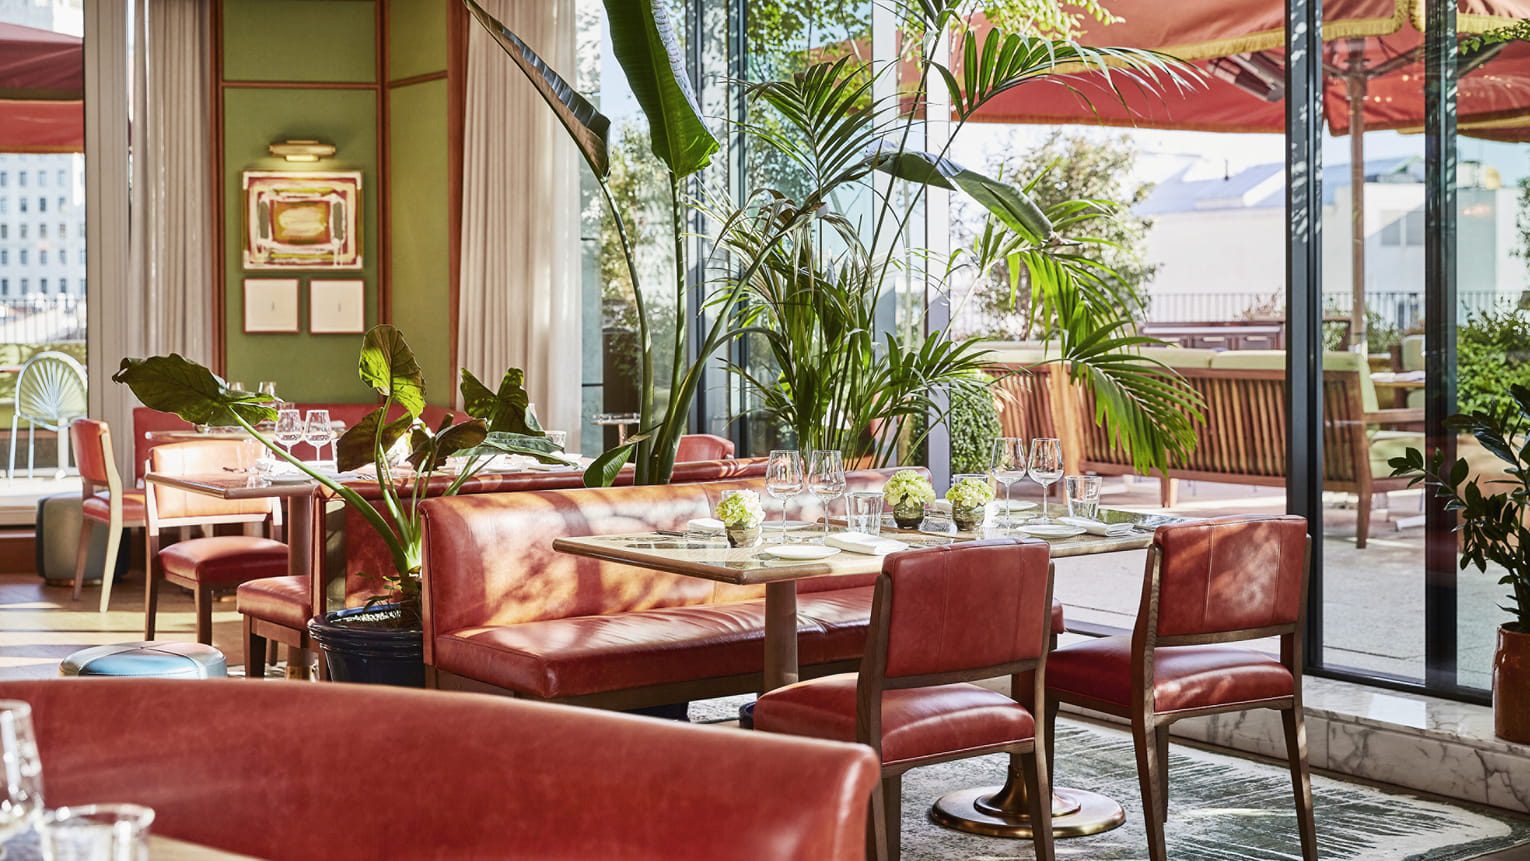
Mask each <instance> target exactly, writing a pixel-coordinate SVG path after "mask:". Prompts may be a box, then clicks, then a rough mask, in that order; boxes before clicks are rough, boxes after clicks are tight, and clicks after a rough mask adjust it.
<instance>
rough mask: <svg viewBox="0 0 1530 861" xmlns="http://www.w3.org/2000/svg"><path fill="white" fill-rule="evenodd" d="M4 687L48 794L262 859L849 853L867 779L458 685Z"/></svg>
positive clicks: (633, 721)
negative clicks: (114, 805) (25, 709)
mask: <svg viewBox="0 0 1530 861" xmlns="http://www.w3.org/2000/svg"><path fill="white" fill-rule="evenodd" d="M0 697H6V698H14V699H22V700H26V701H28V702H30V703H31V704H32V708H33V716H34V720H35V722H36V727H37V733H38V743H39V748H40V752H41V756H42V762H43V770H44V778H45V781H46V789H47V801H48V804H49V805H50V806H53V807H57V806H62V805H69V804H83V803H88V802H95V801H131V802H137V803H140V804H146V805H148V806H149V807H151V808H153V809H154V811H155V822H154V828H153V830H154V831H155V833H158V834H163V835H165V836H168V837H173V838H177V839H181V840H189V841H192V842H195V843H200V844H203V845H207V846H211V847H214V848H217V849H221V850H224V851H228V852H235V853H240V854H246V855H252V856H256V857H260V858H271V859H289V858H291V859H307V858H328V859H342V861H343V859H374V858H450V859H472V858H528V859H531V858H535V859H560V858H567V859H573V858H635V859H666V861H682V859H713V858H762V859H763V858H771V859H828V861H836V860H837V859H844V861H849V859H859V858H862V857H864V854H863V853H864V845H865V843H864V841H865V814H866V810H867V803H868V799H869V797H870V794H871V789H872V787H873V785H875V783H876V782H877V779H878V769H877V763H876V761H875V758H874V757H873V756H872V753H871V751H870V750H869V749H868V748H864V747H859V746H856V745H848V744H837V743H832V742H822V741H814V740H809V739H800V738H792V737H787V736H772V735H766V734H764V733H750V732H740V731H737V730H731V729H719V728H710V727H697V726H690V725H686V724H676V723H673V722H669V721H658V720H652V719H649V718H639V717H631V716H627V715H620V714H613V713H610V712H601V711H597V710H594V709H578V708H572V707H566V706H554V705H545V704H540V703H529V702H522V701H516V700H511V699H506V698H501V697H487V696H478V695H473V694H457V693H452V694H448V693H441V692H433V691H431V692H427V691H406V690H400V689H394V688H382V687H371V686H359V685H298V684H258V685H257V684H249V683H247V682H244V681H239V680H209V681H203V682H185V681H174V680H149V679H88V680H82V679H68V680H64V679H59V680H50V681H30V682H8V683H4V684H0ZM295 729H296V732H294V730H295ZM749 787H757V788H760V791H752V790H749V789H748V788H749ZM772 787H773V788H775V789H774V790H772V789H769V788H772ZM781 787H791V791H789V792H782V791H776V790H779V789H780V788H781Z"/></svg>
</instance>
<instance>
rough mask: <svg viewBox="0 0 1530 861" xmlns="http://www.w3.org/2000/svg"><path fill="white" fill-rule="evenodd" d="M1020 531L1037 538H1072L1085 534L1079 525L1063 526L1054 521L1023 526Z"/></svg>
mask: <svg viewBox="0 0 1530 861" xmlns="http://www.w3.org/2000/svg"><path fill="white" fill-rule="evenodd" d="M1020 531H1021V532H1024V533H1025V534H1026V535H1031V536H1034V537H1036V538H1072V537H1073V536H1075V535H1083V534H1084V530H1082V529H1079V528H1078V527H1077V526H1061V525H1057V524H1052V523H1038V524H1036V525H1034V526H1022V527H1020Z"/></svg>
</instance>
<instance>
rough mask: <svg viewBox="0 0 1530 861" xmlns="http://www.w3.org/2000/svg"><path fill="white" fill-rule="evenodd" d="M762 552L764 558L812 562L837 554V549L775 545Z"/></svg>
mask: <svg viewBox="0 0 1530 861" xmlns="http://www.w3.org/2000/svg"><path fill="white" fill-rule="evenodd" d="M763 552H764V554H765V555H766V556H773V557H775V558H776V559H791V560H793V561H797V562H813V561H816V560H818V559H828V558H829V557H830V556H833V555H834V554H836V553H838V552H839V548H838V547H824V546H823V545H821V544H777V545H775V546H773V547H768V548H766V549H765V550H764V551H763Z"/></svg>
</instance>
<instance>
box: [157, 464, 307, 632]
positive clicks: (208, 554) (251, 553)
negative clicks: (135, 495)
mask: <svg viewBox="0 0 1530 861" xmlns="http://www.w3.org/2000/svg"><path fill="white" fill-rule="evenodd" d="M255 457H256V450H255V448H254V447H253V446H251V445H250V444H248V443H246V442H243V441H235V440H207V441H205V442H202V441H199V442H182V443H170V444H168V445H161V446H156V447H155V448H153V449H151V450H150V452H149V471H150V472H152V473H160V474H169V475H227V474H228V473H227V472H225V469H226V468H235V469H237V468H242V467H250V466H253V464H254V462H255ZM144 503H145V504H144V508H145V511H146V518H145V519H146V521H147V524H148V525H147V528H146V535H145V539H144V543H145V545H147V550H146V555H147V559H146V560H145V572H146V573H145V585H144V639H146V640H152V639H154V627H155V615H156V611H157V608H158V603H159V581H160V580H161V579H164V580H168V581H170V582H171V583H174V584H176V585H178V586H184V587H186V588H187V589H190V590H192V592H193V593H194V594H195V596H196V612H197V623H196V625H197V642H199V643H204V644H206V645H209V646H210V645H212V599H213V592H214V590H217V589H227V588H230V587H234V586H238V585H239V584H240V583H244V582H246V581H248V580H256V579H259V578H263V577H276V576H279V575H284V574H286V573H287V566H288V563H287V545H285V544H283V543H281V542H280V541H275V540H272V539H270V538H266V537H260V536H253V535H210V536H207V537H204V538H192V539H189V540H185V541H177V542H176V543H174V544H171V545H170V546H169V547H166V548H165V549H163V550H160V549H159V543H160V531H161V530H163V529H167V528H172V527H188V526H195V527H207V528H210V527H214V526H217V525H220V524H228V523H239V524H245V525H246V529H248V528H249V527H250V526H251V525H269V526H270V527H271V528H272V529H275V528H276V527H279V526H280V524H281V503H280V501H279V500H277V499H242V500H227V499H219V498H216V497H213V496H208V495H205V494H200V493H192V492H190V491H184V490H178V489H175V488H172V487H165V486H159V485H156V484H154V483H153V482H147V483H146V484H145V485H144Z"/></svg>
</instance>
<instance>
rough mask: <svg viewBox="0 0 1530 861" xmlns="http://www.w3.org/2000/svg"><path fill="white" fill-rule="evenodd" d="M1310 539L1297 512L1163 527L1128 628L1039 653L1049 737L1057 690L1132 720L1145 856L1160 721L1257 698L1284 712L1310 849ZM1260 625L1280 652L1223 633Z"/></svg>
mask: <svg viewBox="0 0 1530 861" xmlns="http://www.w3.org/2000/svg"><path fill="white" fill-rule="evenodd" d="M1309 545H1310V539H1309V538H1308V535H1307V522H1306V520H1304V519H1303V518H1301V517H1225V518H1219V519H1215V520H1204V521H1200V522H1197V523H1190V524H1185V525H1182V526H1165V527H1160V528H1159V530H1158V532H1157V534H1156V535H1155V536H1154V538H1153V547H1152V549H1151V550H1150V551H1149V552H1148V562H1147V576H1146V577H1144V578H1143V587H1142V604H1141V608H1140V609H1139V611H1138V613H1137V624H1136V629H1135V630H1134V631H1133V633H1132V635H1131V636H1130V637H1104V638H1100V639H1096V640H1090V641H1087V642H1083V643H1075V644H1073V645H1069V646H1064V647H1062V648H1060V649H1058V650H1056V651H1054V652H1053V653H1052V655H1051V657H1050V658H1048V660H1047V670H1046V689H1047V697H1048V701H1047V713H1046V714H1047V717H1046V719H1047V723H1048V725H1049V726H1048V732H1047V737H1048V738H1049V739H1050V738H1051V737H1052V734H1051V728H1050V724H1051V723H1052V722H1053V721H1054V720H1055V719H1056V716H1057V706H1058V703H1060V702H1067V703H1074V704H1077V705H1081V706H1084V707H1085V708H1090V709H1094V710H1095V711H1101V712H1105V713H1107V714H1113V715H1117V716H1120V717H1126V718H1129V719H1130V720H1131V722H1132V738H1133V741H1134V742H1135V743H1136V748H1137V777H1138V780H1139V782H1140V784H1141V786H1142V799H1143V808H1144V811H1143V813H1144V817H1143V818H1144V822H1145V823H1146V825H1147V835H1148V852H1149V856H1150V857H1151V858H1152V859H1153V861H1164V859H1165V858H1166V857H1167V850H1166V848H1165V845H1164V822H1165V820H1166V819H1167V818H1168V803H1169V802H1168V798H1169V781H1168V769H1169V756H1168V755H1169V724H1171V723H1173V722H1174V721H1176V720H1179V719H1181V718H1187V717H1199V716H1202V715H1208V714H1216V713H1219V712H1230V711H1244V710H1247V709H1256V708H1271V709H1277V710H1279V711H1280V713H1281V718H1282V720H1283V721H1284V722H1285V733H1286V754H1287V758H1288V760H1289V765H1290V768H1291V779H1292V786H1293V788H1294V791H1295V795H1296V813H1297V816H1296V818H1297V826H1298V829H1299V831H1300V834H1301V841H1302V856H1303V858H1305V859H1307V861H1315V859H1316V858H1317V837H1316V834H1315V832H1314V831H1313V820H1312V787H1311V783H1310V779H1309V777H1308V773H1307V733H1306V728H1305V725H1304V722H1303V719H1302V621H1303V615H1304V611H1305V608H1306V604H1307V600H1306V598H1307V569H1308V552H1309ZM1266 637H1279V638H1280V656H1279V658H1276V657H1274V656H1272V655H1268V654H1265V653H1263V652H1259V651H1255V650H1253V649H1247V648H1241V647H1239V646H1236V645H1232V644H1234V643H1238V642H1240V641H1246V640H1255V639H1262V638H1266ZM1048 759H1051V757H1050V756H1049V757H1048ZM1064 763H1066V758H1065V759H1064Z"/></svg>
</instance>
